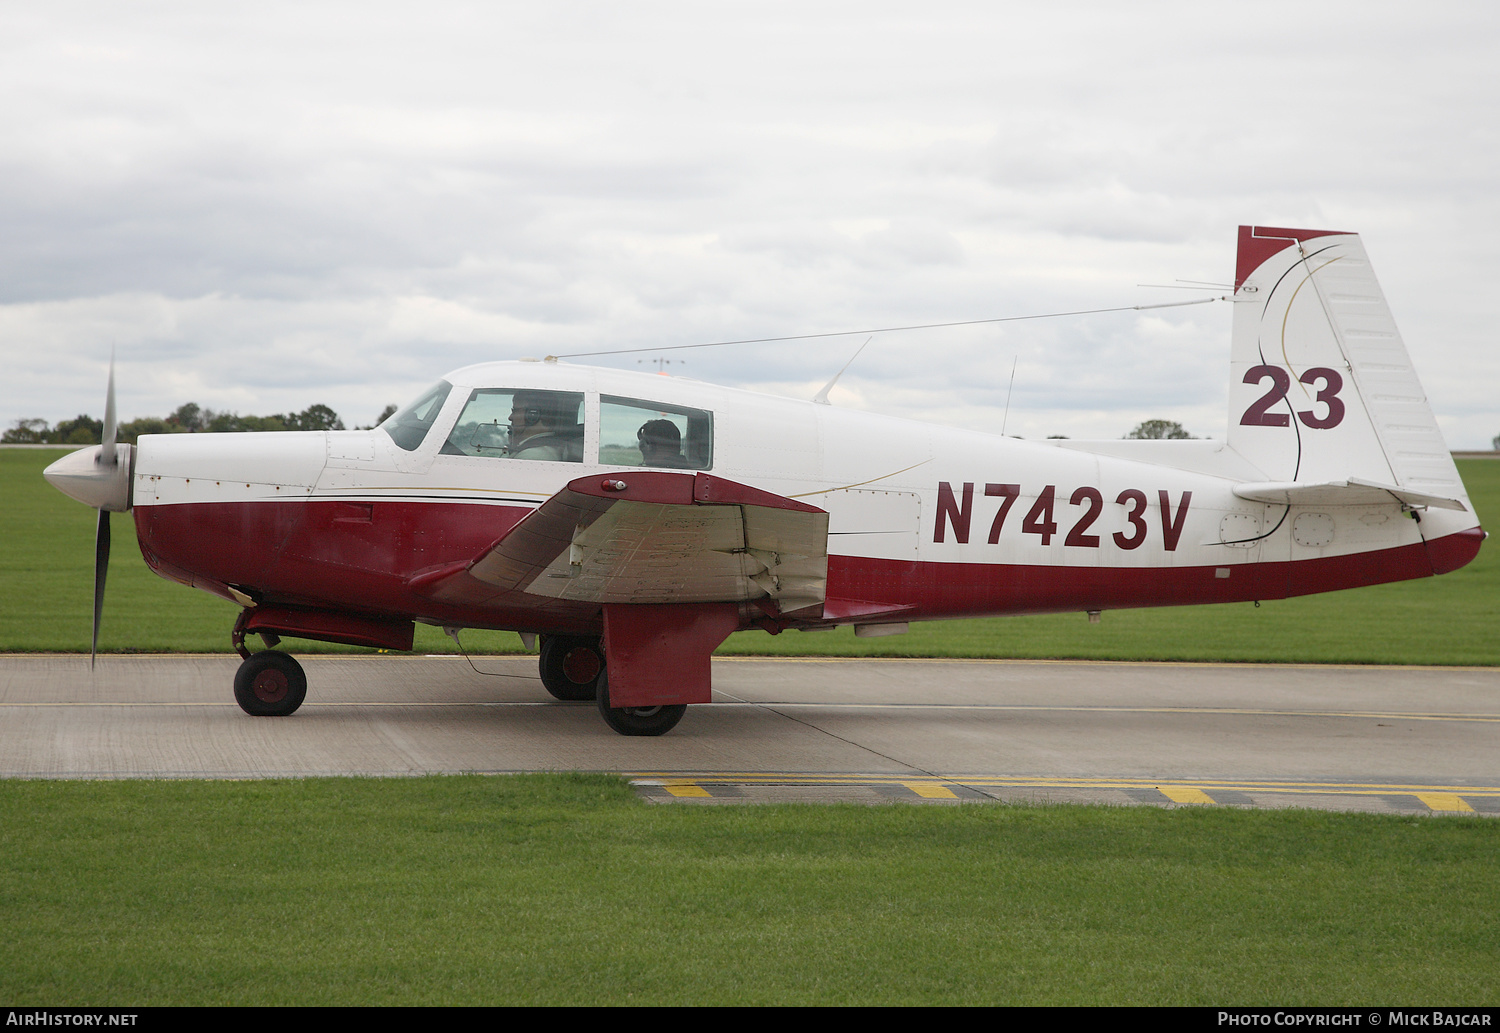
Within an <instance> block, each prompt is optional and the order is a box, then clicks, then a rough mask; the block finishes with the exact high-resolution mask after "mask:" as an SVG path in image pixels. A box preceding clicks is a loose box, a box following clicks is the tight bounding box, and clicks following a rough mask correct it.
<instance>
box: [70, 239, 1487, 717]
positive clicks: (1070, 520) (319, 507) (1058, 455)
mask: <svg viewBox="0 0 1500 1033" xmlns="http://www.w3.org/2000/svg"><path fill="white" fill-rule="evenodd" d="M1229 300H1231V301H1232V302H1233V304H1234V308H1233V326H1232V335H1231V347H1230V383H1231V389H1230V397H1229V420H1228V434H1227V435H1226V437H1225V438H1224V439H1223V440H1219V441H1215V440H1185V441H1139V440H1119V441H1072V440H1065V439H1064V440H1049V441H1046V442H1038V441H1023V440H1020V439H1016V438H1007V437H1003V436H997V435H992V434H985V433H979V432H975V431H968V430H959V429H954V428H949V427H941V426H932V425H928V424H922V423H916V422H912V421H906V420H898V419H891V418H886V417H882V416H879V415H874V414H870V413H865V412H856V411H849V410H843V409H839V408H836V407H833V406H830V405H828V404H826V390H825V391H824V392H823V394H822V396H820V398H819V399H817V400H816V401H814V402H807V401H797V400H790V399H781V398H774V397H769V396H765V395H760V394H754V393H749V392H745V391H740V390H732V389H728V388H723V387H716V386H712V385H709V384H704V383H700V382H697V381H693V380H689V379H684V378H680V377H664V376H660V375H655V374H649V373H641V372H631V371H620V370H614V369H602V368H591V367H587V366H581V365H572V364H569V363H565V362H559V361H556V360H555V359H549V360H541V361H538V360H520V361H508V362H488V363H482V364H479V365H472V366H467V367H465V368H463V369H460V370H457V371H455V372H453V373H450V374H448V375H447V376H446V377H444V378H443V379H441V380H439V381H438V382H437V383H436V384H434V385H433V386H431V387H429V388H428V389H426V390H425V391H423V392H422V393H421V394H420V395H419V396H418V397H417V398H416V399H415V400H414V401H412V402H411V403H410V404H408V405H406V406H405V407H403V408H401V409H400V410H398V411H397V412H396V413H395V414H394V415H393V416H390V417H389V418H387V419H386V420H385V421H384V422H382V423H381V424H380V425H379V426H378V427H377V428H375V429H373V430H367V431H329V432H289V433H280V434H168V435H144V436H142V437H141V438H140V439H139V441H138V443H137V444H136V446H135V447H134V448H132V447H131V446H130V445H128V444H124V443H119V442H117V441H116V440H115V437H116V431H115V418H114V370H113V361H112V362H111V369H110V379H109V387H108V396H107V404H106V416H105V433H104V443H103V444H102V445H99V446H95V447H93V448H89V449H84V450H81V451H78V452H74V453H72V454H70V455H69V456H67V457H65V458H63V459H60V460H59V461H58V462H56V463H54V464H53V465H52V466H50V467H49V468H48V469H47V470H46V473H45V476H46V478H47V479H48V480H49V481H50V482H51V483H52V484H53V485H54V486H56V487H57V488H59V489H60V490H62V491H63V492H65V493H66V494H68V495H70V496H72V497H73V498H75V499H78V500H79V501H82V502H84V503H86V504H87V505H90V506H93V507H95V508H96V509H98V510H99V524H98V534H97V538H96V546H95V554H96V574H95V600H94V651H95V653H97V649H98V626H99V617H100V612H101V606H102V601H103V591H104V573H105V565H106V564H107V561H108V554H109V514H110V513H116V512H126V511H131V512H133V517H134V521H135V532H136V535H137V537H138V539H139V541H140V547H141V552H142V555H143V556H144V557H145V560H146V563H147V564H148V565H149V566H150V568H151V569H152V570H154V571H155V572H156V573H157V574H159V575H161V576H162V577H165V578H170V579H172V580H174V581H178V582H181V583H182V584H185V585H191V586H193V587H195V588H200V589H203V590H205V591H208V592H211V593H213V594H214V595H218V596H221V597H223V598H225V599H230V600H233V601H234V602H236V603H238V604H240V606H241V607H243V609H242V610H241V612H240V614H239V617H238V619H237V621H236V622H235V625H234V628H233V631H232V633H231V641H232V643H233V646H234V648H235V650H236V651H237V652H238V653H239V654H240V656H241V657H242V658H243V662H242V663H241V665H240V667H239V669H238V671H237V673H236V675H235V679H234V692H235V698H236V700H237V701H238V702H239V704H240V706H241V707H242V708H243V709H244V710H245V711H247V712H248V713H250V714H254V715H260V716H284V715H287V714H291V713H292V712H293V711H295V710H296V709H297V708H298V707H299V706H300V705H301V704H302V702H303V700H304V698H305V696H306V692H307V679H306V675H305V674H304V672H303V670H302V668H301V665H299V664H298V663H297V661H296V660H295V659H293V658H292V657H291V656H290V655H289V654H288V653H286V652H284V651H281V650H278V649H276V648H275V647H276V646H277V645H278V644H279V642H280V639H281V637H282V636H288V637H300V638H304V639H315V640H321V641H327V642H339V643H349V644H354V645H361V646H374V647H379V648H383V649H389V650H408V649H410V648H411V647H412V642H413V630H414V622H418V621H420V622H422V623H425V624H429V625H436V626H439V627H442V628H444V629H445V630H450V631H451V632H452V633H453V634H454V635H455V638H456V631H457V629H462V628H487V629H499V630H509V631H516V632H519V633H520V634H521V636H522V639H523V641H524V642H525V643H526V645H527V647H528V648H532V646H533V645H534V643H535V641H536V638H537V637H540V651H539V658H538V662H539V670H540V676H541V681H542V684H543V685H544V686H545V687H546V689H547V690H548V691H549V692H550V693H551V694H552V695H553V696H555V697H557V698H558V699H562V700H592V701H594V702H595V703H596V704H597V706H598V709H599V711H600V713H601V714H602V716H603V718H604V720H605V721H606V723H607V724H608V725H609V727H610V728H612V729H614V730H615V731H616V732H618V733H621V734H623V735H661V734H663V733H665V732H667V731H669V730H670V729H672V728H673V727H674V726H675V725H676V724H677V723H678V721H679V720H680V719H681V718H682V716H683V714H684V712H685V710H686V708H687V706H688V705H689V704H695V703H707V702H710V699H711V680H710V665H709V658H710V656H711V654H712V653H713V651H714V649H715V648H716V647H717V646H718V645H719V644H720V643H721V642H722V641H723V640H724V639H725V638H727V637H728V636H729V635H730V634H732V633H734V632H736V631H743V630H749V629H760V630H763V631H766V632H769V633H770V634H773V635H776V634H781V633H784V632H789V631H797V632H812V631H816V630H819V629H828V628H832V627H836V626H840V625H853V626H854V631H855V634H856V635H860V636H875V635H884V634H892V633H898V632H901V631H905V630H906V628H907V626H908V625H909V624H910V623H911V622H913V621H922V620H943V619H948V618H959V617H975V616H991V615H1004V614H1021V613H1045V612H1060V611H1074V612H1077V611H1084V612H1086V613H1088V614H1089V616H1090V618H1091V619H1094V618H1096V617H1097V615H1098V614H1099V612H1100V611H1103V610H1107V609H1114V608H1123V607H1139V606H1171V605H1184V604H1193V603H1217V602H1234V601H1249V600H1257V601H1258V600H1262V599H1281V598H1285V597H1288V596H1297V595H1305V594H1309V593H1314V592H1328V591H1334V590H1338V589H1345V588H1353V587H1356V586H1361V585H1372V584H1378V583H1382V582H1389V581H1400V580H1405V579H1410V578H1419V577H1428V576H1431V575H1434V574H1443V573H1446V572H1449V571H1452V570H1456V569H1458V568H1459V567H1462V566H1463V565H1464V564H1466V563H1468V562H1469V561H1470V560H1472V559H1473V558H1474V557H1475V555H1476V554H1477V553H1478V550H1479V547H1480V543H1481V542H1482V541H1483V540H1484V538H1485V537H1486V533H1485V532H1484V530H1483V529H1482V528H1481V527H1480V525H1479V522H1478V520H1477V518H1476V516H1475V513H1474V509H1473V506H1472V505H1471V504H1470V502H1469V498H1468V495H1467V494H1466V492H1465V490H1464V486H1463V482H1462V481H1461V479H1460V478H1459V474H1458V470H1457V468H1456V467H1455V465H1454V462H1453V459H1452V456H1451V454H1450V453H1449V451H1448V449H1447V447H1446V446H1445V444H1444V442H1443V437H1442V434H1441V432H1440V431H1439V429H1438V425H1437V422H1436V420H1435V419H1434V417H1433V414H1432V411H1431V408H1430V407H1429V405H1428V403H1427V399H1426V395H1425V394H1424V393H1423V391H1422V387H1421V385H1420V383H1419V382H1418V379H1417V374H1416V371H1415V370H1414V369H1413V367H1412V365H1411V362H1410V359H1409V358H1408V355H1407V351H1406V347H1405V345H1404V343H1403V342H1402V339H1401V336H1400V334H1399V332H1398V331H1397V329H1396V324H1395V322H1394V320H1393V319H1392V317H1391V314H1390V311H1389V309H1388V307H1387V305H1386V302H1385V299H1384V296H1383V295H1382V293H1381V290H1380V286H1379V284H1378V283H1377V281H1376V279H1375V275H1374V273H1373V271H1372V269H1371V267H1370V263H1369V259H1368V258H1367V256H1366V253H1365V250H1364V246H1363V244H1362V243H1361V241H1360V238H1359V237H1358V236H1357V235H1356V234H1352V233H1344V232H1336V231H1324V230H1300V229H1284V228H1276V227H1261V226H1242V227H1240V229H1239V240H1238V251H1237V262H1236V272H1235V279H1234V290H1233V294H1232V296H1230V297H1229ZM816 402H823V403H824V404H816ZM251 635H259V636H260V637H261V638H262V639H263V641H264V643H265V646H266V648H264V649H262V650H259V651H256V652H251V651H250V649H249V648H248V647H247V646H246V639H247V637H249V636H251Z"/></svg>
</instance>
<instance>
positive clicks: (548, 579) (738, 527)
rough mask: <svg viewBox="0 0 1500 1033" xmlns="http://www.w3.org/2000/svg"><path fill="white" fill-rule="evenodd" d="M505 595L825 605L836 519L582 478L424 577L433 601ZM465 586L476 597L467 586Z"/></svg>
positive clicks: (743, 488) (641, 477)
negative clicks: (468, 557)
mask: <svg viewBox="0 0 1500 1033" xmlns="http://www.w3.org/2000/svg"><path fill="white" fill-rule="evenodd" d="M471 578H472V579H473V580H475V581H479V582H481V583H483V584H485V585H488V586H490V587H491V588H492V589H499V590H500V591H501V592H523V593H526V594H528V595H532V596H537V597H541V598H546V599H559V600H569V601H574V602H590V603H599V604H604V603H648V604H650V603H706V602H742V601H747V600H751V599H762V598H765V599H770V600H771V601H772V602H774V603H775V604H776V607H777V608H778V609H779V610H780V611H781V612H782V613H787V612H790V611H793V610H800V609H803V608H805V607H809V606H818V605H821V604H822V602H823V601H824V598H825V596H826V593H827V582H828V514H827V513H826V512H824V511H823V510H821V509H818V508H816V507H814V506H809V505H807V504H805V503H802V502H798V501H796V500H795V499H789V498H785V497H783V496H781V495H773V494H771V493H769V492H765V491H761V490H759V489H757V488H752V487H749V486H748V485H744V484H738V483H736V482H734V481H730V480H725V479H724V478H722V477H714V476H712V475H710V474H705V473H698V474H688V473H657V472H650V471H639V472H637V471H631V472H622V473H618V474H606V475H594V476H590V477H580V478H578V479H577V480H574V481H572V482H570V483H569V484H568V485H567V487H565V488H563V489H562V490H561V491H559V492H558V493H557V494H556V495H553V496H552V497H551V498H549V499H548V500H547V501H546V502H544V503H542V505H541V506H540V507H539V508H537V509H536V510H534V511H533V512H532V513H530V514H528V515H527V516H526V517H525V518H524V519H523V520H521V521H520V522H518V523H517V524H516V525H515V526H514V527H512V528H511V529H510V531H509V532H507V533H506V535H505V536H504V537H503V538H501V539H500V540H499V541H497V542H496V543H495V544H494V545H492V546H491V547H490V548H489V549H488V550H486V551H485V552H484V553H483V554H482V555H480V556H478V557H476V558H475V559H474V560H472V561H471V562H469V563H467V564H463V565H461V566H459V567H457V568H449V569H447V570H440V571H435V572H432V573H430V574H426V575H423V576H422V577H421V578H419V579H416V580H414V581H413V583H412V588H413V589H415V590H417V591H419V592H421V593H422V594H424V595H428V596H431V597H434V598H443V597H445V596H448V595H450V594H451V595H468V594H470V593H468V592H465V591H464V588H463V585H462V582H464V581H466V580H467V579H471ZM469 587H473V586H472V585H470V586H469Z"/></svg>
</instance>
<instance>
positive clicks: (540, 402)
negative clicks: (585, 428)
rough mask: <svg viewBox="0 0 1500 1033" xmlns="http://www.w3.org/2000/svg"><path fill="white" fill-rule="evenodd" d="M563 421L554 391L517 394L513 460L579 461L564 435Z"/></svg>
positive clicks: (512, 432)
mask: <svg viewBox="0 0 1500 1033" xmlns="http://www.w3.org/2000/svg"><path fill="white" fill-rule="evenodd" d="M575 408H576V406H575ZM563 418H564V417H563V414H562V413H560V412H559V411H558V407H557V400H556V398H554V397H553V395H552V393H551V392H547V391H536V392H525V391H517V392H516V394H515V397H514V398H513V399H512V401H511V410H510V457H511V458H512V459H542V460H551V461H553V462H573V461H575V460H574V459H573V457H572V455H571V454H570V452H571V449H570V441H569V438H568V437H567V436H566V435H565V434H564V433H563V432H562V422H563Z"/></svg>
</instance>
